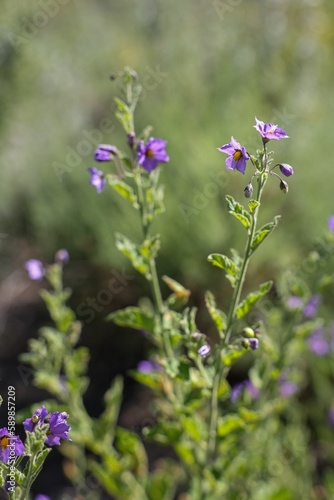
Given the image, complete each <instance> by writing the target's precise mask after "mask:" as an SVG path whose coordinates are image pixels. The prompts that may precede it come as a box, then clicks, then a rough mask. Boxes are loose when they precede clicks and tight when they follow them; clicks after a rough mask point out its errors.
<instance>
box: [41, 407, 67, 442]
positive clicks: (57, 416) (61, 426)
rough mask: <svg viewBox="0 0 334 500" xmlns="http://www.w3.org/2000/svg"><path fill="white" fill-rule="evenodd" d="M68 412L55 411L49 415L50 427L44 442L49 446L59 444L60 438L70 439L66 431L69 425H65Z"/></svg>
mask: <svg viewBox="0 0 334 500" xmlns="http://www.w3.org/2000/svg"><path fill="white" fill-rule="evenodd" d="M67 418H68V414H67V413H66V412H65V411H63V412H59V411H55V412H54V413H52V414H51V417H50V424H49V425H50V428H49V430H48V435H47V438H46V440H45V444H48V445H49V446H54V445H59V444H60V439H67V440H70V438H69V437H68V432H69V431H70V430H71V427H70V426H69V425H67Z"/></svg>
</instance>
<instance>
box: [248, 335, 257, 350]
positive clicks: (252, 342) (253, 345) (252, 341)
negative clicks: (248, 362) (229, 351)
mask: <svg viewBox="0 0 334 500" xmlns="http://www.w3.org/2000/svg"><path fill="white" fill-rule="evenodd" d="M248 342H249V346H250V348H251V349H252V350H253V351H255V350H256V349H258V348H259V340H258V339H256V338H252V339H248Z"/></svg>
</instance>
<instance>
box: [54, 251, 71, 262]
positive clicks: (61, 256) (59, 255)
mask: <svg viewBox="0 0 334 500" xmlns="http://www.w3.org/2000/svg"><path fill="white" fill-rule="evenodd" d="M69 260H70V254H69V253H68V251H67V250H66V249H65V248H61V249H60V250H58V252H56V255H55V261H56V262H58V263H59V264H67V263H68V262H69Z"/></svg>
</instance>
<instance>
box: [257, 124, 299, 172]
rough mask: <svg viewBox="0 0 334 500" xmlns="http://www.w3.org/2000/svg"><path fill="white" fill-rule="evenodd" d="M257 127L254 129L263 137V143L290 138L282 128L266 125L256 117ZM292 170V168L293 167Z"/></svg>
mask: <svg viewBox="0 0 334 500" xmlns="http://www.w3.org/2000/svg"><path fill="white" fill-rule="evenodd" d="M255 121H256V125H254V128H256V130H257V131H258V132H260V134H261V135H262V138H263V142H268V141H270V140H271V139H277V140H279V139H287V138H288V137H289V136H288V135H287V133H286V132H285V130H283V129H282V128H279V127H278V126H277V125H274V124H273V123H264V122H262V121H261V120H258V119H257V118H256V117H255ZM291 168H292V167H291Z"/></svg>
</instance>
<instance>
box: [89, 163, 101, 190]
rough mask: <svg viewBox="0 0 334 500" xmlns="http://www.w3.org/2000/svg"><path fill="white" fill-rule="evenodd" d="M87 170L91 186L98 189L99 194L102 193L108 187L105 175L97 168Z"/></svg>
mask: <svg viewBox="0 0 334 500" xmlns="http://www.w3.org/2000/svg"><path fill="white" fill-rule="evenodd" d="M87 170H88V172H89V173H90V179H89V184H91V185H92V186H94V187H96V191H97V192H98V193H102V191H103V190H104V188H105V185H106V179H105V176H104V173H103V172H102V171H101V170H98V169H97V168H95V167H90V168H88V169H87Z"/></svg>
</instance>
